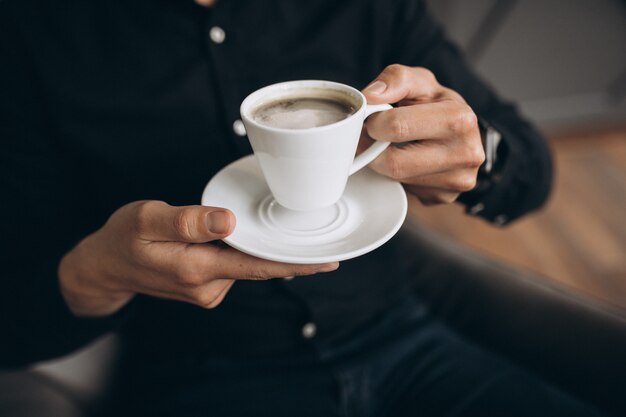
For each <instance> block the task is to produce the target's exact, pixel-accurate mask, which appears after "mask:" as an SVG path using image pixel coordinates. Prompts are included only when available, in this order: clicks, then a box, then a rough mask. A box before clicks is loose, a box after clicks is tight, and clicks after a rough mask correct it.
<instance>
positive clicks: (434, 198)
mask: <svg viewBox="0 0 626 417" xmlns="http://www.w3.org/2000/svg"><path fill="white" fill-rule="evenodd" d="M406 188H407V191H408V192H409V193H411V194H413V195H415V196H416V197H417V198H418V200H420V202H421V203H422V204H423V205H425V206H433V205H436V204H451V203H453V202H455V201H456V200H457V198H458V197H459V195H460V193H457V192H452V191H449V190H443V189H437V188H434V187H412V186H408V187H406Z"/></svg>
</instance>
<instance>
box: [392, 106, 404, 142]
mask: <svg viewBox="0 0 626 417" xmlns="http://www.w3.org/2000/svg"><path fill="white" fill-rule="evenodd" d="M389 132H390V133H391V136H392V138H393V139H406V138H407V135H408V133H409V126H408V123H407V120H406V119H405V118H404V117H402V116H400V115H398V114H397V112H391V114H390V115H389Z"/></svg>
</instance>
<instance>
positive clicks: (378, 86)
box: [363, 80, 387, 95]
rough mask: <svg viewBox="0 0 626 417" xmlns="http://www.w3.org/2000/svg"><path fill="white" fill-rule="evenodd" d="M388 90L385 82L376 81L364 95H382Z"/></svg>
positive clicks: (367, 88)
mask: <svg viewBox="0 0 626 417" xmlns="http://www.w3.org/2000/svg"><path fill="white" fill-rule="evenodd" d="M386 89H387V84H385V82H384V81H381V80H376V81H374V82H373V83H371V84H370V85H368V86H367V87H365V90H363V92H364V93H368V94H375V95H380V94H382V93H384V92H385V90H386Z"/></svg>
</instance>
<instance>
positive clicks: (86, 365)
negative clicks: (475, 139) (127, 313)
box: [0, 223, 626, 417]
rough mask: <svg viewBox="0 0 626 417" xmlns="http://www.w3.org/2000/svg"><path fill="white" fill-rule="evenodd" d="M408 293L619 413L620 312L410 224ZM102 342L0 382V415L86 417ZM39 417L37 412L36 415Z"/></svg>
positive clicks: (624, 405)
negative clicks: (411, 280)
mask: <svg viewBox="0 0 626 417" xmlns="http://www.w3.org/2000/svg"><path fill="white" fill-rule="evenodd" d="M399 237H400V239H403V240H405V241H406V242H405V243H406V245H407V246H406V247H410V250H411V253H412V254H414V256H412V257H411V262H412V264H411V265H410V267H409V270H410V271H412V272H413V273H415V274H416V275H417V276H419V280H418V281H417V282H416V288H415V291H416V294H418V296H419V297H421V298H422V299H424V300H425V301H426V302H428V304H429V305H430V307H431V309H432V311H433V312H434V313H435V314H437V315H439V316H440V317H441V318H442V319H443V320H445V321H447V322H448V323H449V324H450V325H452V326H453V327H455V328H456V329H458V331H459V332H460V333H462V334H464V335H465V336H466V337H468V338H469V339H471V340H474V341H475V342H477V343H478V344H480V345H481V346H483V347H485V348H487V349H491V350H493V351H495V352H497V353H499V354H500V355H502V356H505V357H507V358H509V359H511V360H512V361H514V362H517V363H518V364H520V365H522V366H525V367H527V368H528V369H530V370H532V371H534V372H535V373H537V374H539V375H540V376H542V377H543V378H545V379H546V380H549V381H552V382H553V383H554V384H556V385H558V386H560V387H561V388H563V389H564V390H566V391H569V392H570V393H572V394H573V395H575V396H577V397H578V398H580V399H582V400H583V401H587V402H589V403H592V404H594V405H596V406H597V407H599V408H600V409H602V410H604V411H606V412H607V413H609V414H611V415H614V416H624V415H626V312H625V311H622V310H618V309H612V308H609V307H608V306H606V305H602V304H601V303H599V302H597V301H593V300H591V299H589V298H585V297H584V296H581V295H578V294H575V293H573V292H571V291H568V290H566V289H565V288H563V287H560V286H558V285H556V284H554V283H552V282H551V281H549V280H547V279H545V278H542V277H540V276H536V275H533V274H530V273H528V272H525V271H521V270H518V269H514V268H511V267H508V266H506V265H503V264H501V263H499V262H496V261H494V260H493V259H490V258H488V257H485V256H484V255H481V254H479V253H477V252H475V251H472V250H470V249H468V248H467V247H464V246H462V245H460V244H458V243H456V242H453V241H451V240H449V239H446V238H443V237H442V236H440V235H438V234H436V233H434V232H432V231H430V230H428V229H426V228H424V227H421V226H418V225H416V224H411V223H409V224H406V225H405V227H404V228H403V229H402V230H401V232H400V236H399ZM115 347H116V343H115V339H114V338H111V337H110V336H109V337H107V338H105V339H104V340H101V341H99V342H97V343H96V344H95V346H92V347H90V348H87V349H86V350H84V351H82V352H79V353H78V354H75V355H72V356H71V357H70V358H66V359H63V360H61V361H55V362H53V363H48V364H43V365H40V366H38V367H34V368H33V369H30V370H27V371H22V372H13V373H4V374H0V415H1V416H3V417H17V416H26V415H28V416H32V417H36V416H39V415H41V416H44V415H45V416H65V417H69V416H72V417H74V416H86V415H88V414H89V413H88V410H89V409H90V408H89V406H90V404H92V403H93V402H94V401H97V399H98V395H99V394H100V393H102V392H104V387H105V386H106V383H107V380H108V374H109V371H110V369H111V367H112V366H114V363H115ZM42 410H43V411H42Z"/></svg>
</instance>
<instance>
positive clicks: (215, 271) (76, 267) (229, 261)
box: [59, 201, 339, 317]
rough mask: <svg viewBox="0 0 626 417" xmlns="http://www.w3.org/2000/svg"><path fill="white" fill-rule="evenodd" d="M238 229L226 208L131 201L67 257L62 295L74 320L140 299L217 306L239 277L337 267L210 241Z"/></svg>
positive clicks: (61, 270)
mask: <svg viewBox="0 0 626 417" xmlns="http://www.w3.org/2000/svg"><path fill="white" fill-rule="evenodd" d="M234 228H235V216H234V215H233V214H232V213H231V212H230V211H228V210H226V209H221V208H214V207H203V206H187V207H173V206H170V205H168V204H166V203H164V202H161V201H139V202H135V203H130V204H128V205H126V206H123V207H122V208H120V209H119V210H117V211H116V212H115V213H113V215H112V216H111V217H110V218H109V220H108V221H107V223H106V224H105V225H104V226H103V227H102V228H101V229H100V230H98V231H96V232H95V233H93V234H91V235H89V236H87V237H86V238H85V239H83V240H82V241H81V242H80V243H79V244H78V245H77V246H76V247H75V248H74V249H72V250H71V251H70V252H68V253H67V254H66V255H65V256H64V257H63V259H62V260H61V263H60V265H59V282H60V287H61V292H62V294H63V296H64V298H65V301H66V302H67V304H68V306H69V308H70V309H71V310H72V312H73V313H74V314H76V315H77V316H92V317H93V316H106V315H110V314H113V313H115V312H116V311H118V310H119V309H121V308H122V307H123V306H124V305H125V304H126V303H128V302H129V301H130V300H131V299H132V298H133V297H134V296H135V294H147V295H151V296H154V297H160V298H167V299H172V300H178V301H184V302H188V303H193V304H197V305H199V306H202V307H205V308H213V307H215V306H217V305H218V304H219V303H220V302H221V301H222V300H223V299H224V297H225V295H226V293H227V292H228V290H229V289H230V287H231V286H232V285H233V283H234V282H235V280H237V279H255V280H260V279H268V278H275V277H288V276H294V275H309V274H314V273H318V272H328V271H332V270H334V269H337V267H338V266H339V263H337V262H333V263H328V264H318V265H291V264H285V263H277V262H271V261H266V260H262V259H258V258H255V257H252V256H249V255H246V254H244V253H242V252H239V251H237V250H235V249H231V248H221V247H218V246H215V245H213V244H210V243H207V242H210V241H214V240H218V239H222V238H224V237H226V236H228V235H229V234H231V233H232V232H233V230H234Z"/></svg>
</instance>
